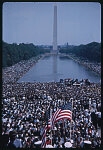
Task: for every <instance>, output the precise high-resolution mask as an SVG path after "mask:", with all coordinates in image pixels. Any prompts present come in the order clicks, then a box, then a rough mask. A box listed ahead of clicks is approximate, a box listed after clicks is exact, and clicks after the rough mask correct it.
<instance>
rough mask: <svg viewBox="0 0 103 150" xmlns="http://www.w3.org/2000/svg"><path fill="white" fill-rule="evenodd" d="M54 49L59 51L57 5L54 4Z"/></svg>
mask: <svg viewBox="0 0 103 150" xmlns="http://www.w3.org/2000/svg"><path fill="white" fill-rule="evenodd" d="M53 50H54V51H55V50H56V51H57V5H56V4H55V5H54V24H53Z"/></svg>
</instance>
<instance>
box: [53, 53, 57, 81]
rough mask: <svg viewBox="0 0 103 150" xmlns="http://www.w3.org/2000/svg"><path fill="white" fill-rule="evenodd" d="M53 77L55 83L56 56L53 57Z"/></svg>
mask: <svg viewBox="0 0 103 150" xmlns="http://www.w3.org/2000/svg"><path fill="white" fill-rule="evenodd" d="M53 76H54V82H56V81H57V55H54V57H53Z"/></svg>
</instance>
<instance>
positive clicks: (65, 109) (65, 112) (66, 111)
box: [41, 102, 72, 148]
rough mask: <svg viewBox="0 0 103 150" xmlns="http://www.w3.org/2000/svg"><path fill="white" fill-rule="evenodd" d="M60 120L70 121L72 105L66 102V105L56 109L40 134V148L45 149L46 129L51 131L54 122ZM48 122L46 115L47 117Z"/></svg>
mask: <svg viewBox="0 0 103 150" xmlns="http://www.w3.org/2000/svg"><path fill="white" fill-rule="evenodd" d="M60 119H70V120H71V119H72V103H71V102H68V103H67V104H66V105H63V106H62V107H60V108H58V109H57V111H56V112H55V113H54V114H53V115H52V116H51V118H50V119H49V121H48V125H46V126H45V128H44V130H43V132H42V144H41V147H42V148H45V147H46V131H47V129H48V128H51V127H52V129H53V127H54V124H55V122H57V121H59V120H60ZM47 120H48V115H47Z"/></svg>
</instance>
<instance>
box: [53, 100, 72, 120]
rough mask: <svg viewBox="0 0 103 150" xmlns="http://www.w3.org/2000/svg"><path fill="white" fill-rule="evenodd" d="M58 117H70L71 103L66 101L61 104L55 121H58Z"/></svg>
mask: <svg viewBox="0 0 103 150" xmlns="http://www.w3.org/2000/svg"><path fill="white" fill-rule="evenodd" d="M60 119H70V120H71V119H72V103H71V102H68V103H67V104H66V105H63V106H62V107H61V108H60V112H59V114H58V116H57V117H56V120H55V122H57V121H59V120H60Z"/></svg>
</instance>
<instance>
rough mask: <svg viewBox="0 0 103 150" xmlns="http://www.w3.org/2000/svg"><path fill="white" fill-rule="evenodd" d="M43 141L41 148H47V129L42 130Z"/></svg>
mask: <svg viewBox="0 0 103 150" xmlns="http://www.w3.org/2000/svg"><path fill="white" fill-rule="evenodd" d="M41 140H42V143H41V148H46V127H44V128H43V129H42V133H41Z"/></svg>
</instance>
